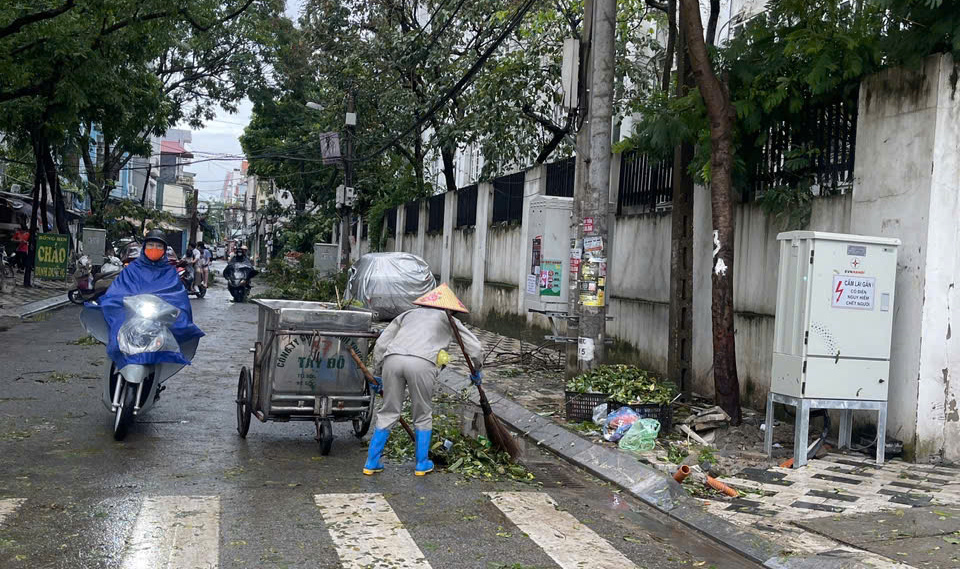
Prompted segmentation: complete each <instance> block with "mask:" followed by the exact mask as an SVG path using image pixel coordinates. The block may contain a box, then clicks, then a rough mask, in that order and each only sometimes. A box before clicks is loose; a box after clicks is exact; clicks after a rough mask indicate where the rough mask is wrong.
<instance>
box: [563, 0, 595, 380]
mask: <svg viewBox="0 0 960 569" xmlns="http://www.w3.org/2000/svg"><path fill="white" fill-rule="evenodd" d="M593 2H594V0H584V3H583V34H581V38H580V65H579V67H578V70H579V77H578V81H577V92H578V101H579V103H580V105H579V107H580V108H579V109H578V114H579V117H580V119H581V120H580V128H579V129H578V131H577V159H576V167H575V169H574V186H573V187H574V199H573V215H572V216H571V217H570V236H571V239H572V241H573V243H571V245H572V248H571V251H578V252H580V253H582V251H583V223H582V221H581V220H582V216H581V214H580V210H581V201H582V199H583V195H584V194H585V193H586V184H587V166H588V164H589V163H590V161H589V156H590V126H589V125H590V93H591V89H590V81H591V79H592V78H593V66H592V65H591V59H590V54H591V53H592V52H591V49H590V48H591V40H592V38H593ZM573 260H574V259H573V256H571V261H570V263H571V265H572V264H573ZM579 277H580V267H579V265H578V266H576V267H573V266H571V267H570V287H569V290H568V293H569V294H568V296H567V313H568V315H569V316H568V318H567V337H568V338H576V337H578V336H579V330H580V323H579V314H580V283H579ZM566 356H567V365H566V378H567V379H572V378H573V377H574V376H576V375H577V374H578V373H579V372H580V365H579V362H578V346H577V344H576V343H568V344H567V353H566Z"/></svg>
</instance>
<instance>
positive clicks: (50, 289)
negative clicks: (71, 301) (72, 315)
mask: <svg viewBox="0 0 960 569" xmlns="http://www.w3.org/2000/svg"><path fill="white" fill-rule="evenodd" d="M69 289H70V285H69V284H68V283H66V282H64V281H61V280H57V281H44V280H40V279H34V281H33V286H32V287H29V288H27V287H24V286H23V273H17V275H16V284H15V285H14V287H13V290H12V291H10V292H3V291H0V318H2V317H14V318H19V317H20V316H21V315H22V314H24V312H25V311H26V312H29V307H28V305H31V304H33V303H41V302H43V301H48V300H50V301H51V302H52V300H51V299H53V298H57V299H58V301H67V297H66V293H67V291H68V290H69ZM25 307H27V308H25Z"/></svg>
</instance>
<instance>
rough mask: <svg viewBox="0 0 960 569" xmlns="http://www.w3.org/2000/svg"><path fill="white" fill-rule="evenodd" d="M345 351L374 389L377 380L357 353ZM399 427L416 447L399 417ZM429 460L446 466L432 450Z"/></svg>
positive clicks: (414, 438)
mask: <svg viewBox="0 0 960 569" xmlns="http://www.w3.org/2000/svg"><path fill="white" fill-rule="evenodd" d="M347 349H349V350H350V357H352V358H353V361H354V362H355V363H356V364H357V367H358V368H360V371H361V372H363V375H364V377H366V378H367V383H369V384H370V387H376V386H377V380H375V379H373V374H372V373H370V370H369V369H367V366H366V365H364V363H363V360H361V359H360V356H359V355H357V352H356V351H355V350H354V349H353V348H352V347H351V346H349V345H348V346H347ZM400 426H401V427H403V430H404V431H406V432H407V434H408V435H410V440H411V441H413V444H414V445H416V444H417V437H416V435H414V434H413V429H411V428H410V424H409V423H407V420H406V419H404V418H403V416H401V417H400ZM430 460H432V461H433V462H434V464H435V465H437V466H446V464H447V458H446V457H445V456H443V455H442V454H437V453H435V452H433V449H430Z"/></svg>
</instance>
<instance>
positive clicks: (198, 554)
mask: <svg viewBox="0 0 960 569" xmlns="http://www.w3.org/2000/svg"><path fill="white" fill-rule="evenodd" d="M219 564H220V498H219V497H217V496H158V497H155V498H147V499H146V500H144V502H143V507H142V508H141V509H140V515H139V516H138V517H137V522H136V524H134V527H133V534H132V535H131V536H130V539H129V541H128V542H127V550H126V552H125V554H124V559H123V565H122V569H217V567H219Z"/></svg>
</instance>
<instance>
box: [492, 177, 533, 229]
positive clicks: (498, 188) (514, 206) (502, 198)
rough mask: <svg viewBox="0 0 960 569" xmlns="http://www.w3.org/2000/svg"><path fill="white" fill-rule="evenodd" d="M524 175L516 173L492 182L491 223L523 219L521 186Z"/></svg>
mask: <svg viewBox="0 0 960 569" xmlns="http://www.w3.org/2000/svg"><path fill="white" fill-rule="evenodd" d="M525 178H526V174H525V173H524V172H517V173H516V174H510V175H509V176H501V177H500V178H496V179H495V180H494V181H493V218H492V219H491V220H490V221H491V222H492V223H499V222H502V221H507V222H509V221H520V220H521V219H523V185H524V180H525Z"/></svg>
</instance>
